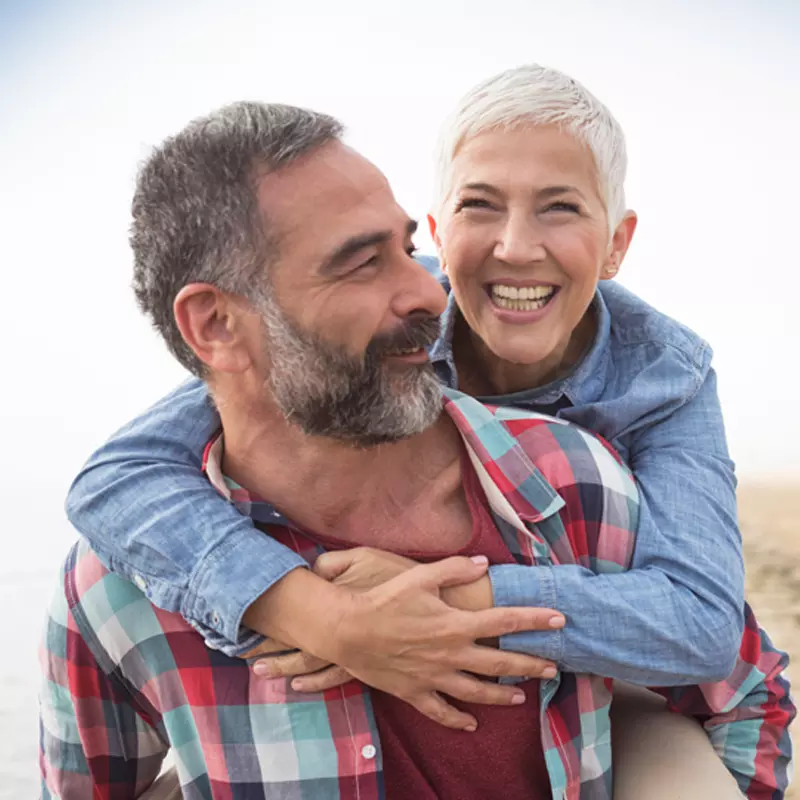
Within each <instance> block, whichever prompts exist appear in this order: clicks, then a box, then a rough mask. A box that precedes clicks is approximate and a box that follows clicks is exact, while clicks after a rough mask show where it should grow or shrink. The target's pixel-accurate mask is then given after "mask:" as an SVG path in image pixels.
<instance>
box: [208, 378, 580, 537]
mask: <svg viewBox="0 0 800 800" xmlns="http://www.w3.org/2000/svg"><path fill="white" fill-rule="evenodd" d="M443 392H444V405H443V408H444V412H445V413H446V414H447V415H448V416H449V417H450V419H452V421H453V422H454V423H455V425H456V427H457V428H458V432H459V433H460V434H461V438H462V440H463V442H464V446H465V447H466V449H467V453H468V454H469V457H470V460H471V462H472V464H473V466H474V468H475V471H476V473H477V475H478V478H479V479H480V482H481V486H482V487H483V489H484V491H485V492H486V496H487V498H488V500H489V504H490V505H491V507H492V509H493V510H494V512H495V513H496V514H498V515H499V516H500V517H502V518H503V519H505V520H506V522H508V523H509V524H511V525H513V526H514V527H515V528H518V529H520V528H522V529H524V530H526V529H525V528H524V524H522V525H521V524H520V520H521V522H522V523H525V522H534V523H535V522H541V521H542V520H543V519H546V518H547V517H549V516H552V515H553V514H555V513H557V512H558V511H559V510H560V509H561V508H562V507H563V506H564V500H563V499H562V498H561V496H560V495H559V494H558V492H556V490H555V489H554V488H553V487H552V486H551V484H550V483H549V482H548V481H547V479H546V478H545V477H544V475H542V473H541V472H540V470H539V469H537V467H536V466H535V465H534V464H533V463H532V462H531V460H530V458H529V457H528V455H527V454H526V453H525V451H524V450H523V449H522V447H521V446H520V444H519V442H518V441H517V440H516V439H515V438H514V437H513V436H512V435H511V434H510V433H509V432H508V430H507V429H506V428H505V426H503V425H501V424H498V421H497V419H496V417H495V414H494V412H493V410H492V409H490V408H487V407H486V406H484V405H483V404H482V403H480V402H478V401H477V400H475V399H474V398H472V397H470V396H469V395H466V394H464V393H463V392H459V391H457V390H455V389H444V390H443ZM223 454H224V436H223V433H222V431H220V432H219V433H218V434H217V435H216V436H215V437H214V439H212V440H211V441H210V442H209V443H208V445H207V447H206V451H205V453H204V455H203V470H204V471H205V473H206V475H207V476H208V479H209V481H210V482H211V484H212V485H213V486H214V488H215V489H216V490H217V491H218V492H219V493H220V494H221V495H222V496H223V497H225V498H226V499H227V500H229V501H230V502H231V503H233V504H234V505H235V506H236V507H237V509H238V510H239V511H241V513H243V514H246V515H247V516H249V517H251V518H252V519H253V520H255V521H256V522H260V523H263V524H270V525H289V524H290V520H288V519H287V518H286V517H284V516H283V515H282V514H281V513H280V512H279V511H278V510H277V509H276V508H275V507H274V506H272V505H271V504H270V503H269V502H268V501H266V500H264V499H263V498H261V497H259V496H258V495H256V494H255V493H253V492H250V491H249V490H247V489H245V488H244V487H243V486H240V485H239V484H238V483H236V482H235V481H233V480H231V479H230V478H228V477H227V476H226V475H225V474H224V473H223V470H222V457H223ZM519 475H526V476H527V478H526V479H525V480H524V481H523V482H522V483H521V484H519V485H518V486H517V483H518V480H519V478H518V476H519ZM505 486H507V487H514V486H516V489H514V490H513V491H509V492H508V493H504V492H502V491H500V489H499V488H498V487H505Z"/></svg>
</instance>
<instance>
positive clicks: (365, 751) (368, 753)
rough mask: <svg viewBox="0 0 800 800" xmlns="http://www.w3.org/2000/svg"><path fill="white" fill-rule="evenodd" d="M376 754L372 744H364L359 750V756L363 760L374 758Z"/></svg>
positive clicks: (376, 751)
mask: <svg viewBox="0 0 800 800" xmlns="http://www.w3.org/2000/svg"><path fill="white" fill-rule="evenodd" d="M377 753H378V750H377V748H376V747H375V745H374V744H365V745H364V746H363V747H362V748H361V755H362V756H364V758H375V756H376V755H377Z"/></svg>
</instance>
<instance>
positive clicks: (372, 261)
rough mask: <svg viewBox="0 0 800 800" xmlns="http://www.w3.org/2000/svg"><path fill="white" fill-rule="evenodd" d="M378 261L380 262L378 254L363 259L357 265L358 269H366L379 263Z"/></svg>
mask: <svg viewBox="0 0 800 800" xmlns="http://www.w3.org/2000/svg"><path fill="white" fill-rule="evenodd" d="M377 263H378V256H377V254H376V255H374V256H371V257H370V258H368V259H367V260H366V261H363V262H362V263H361V264H359V265H358V266H357V267H356V269H366V268H367V267H374V266H376V265H377Z"/></svg>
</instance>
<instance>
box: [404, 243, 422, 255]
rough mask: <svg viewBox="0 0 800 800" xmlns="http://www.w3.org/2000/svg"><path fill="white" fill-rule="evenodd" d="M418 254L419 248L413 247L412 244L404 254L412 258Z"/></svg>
mask: <svg viewBox="0 0 800 800" xmlns="http://www.w3.org/2000/svg"><path fill="white" fill-rule="evenodd" d="M418 252H419V248H418V247H415V246H414V245H413V244H412V245H409V246H408V247H406V253H407V254H408V255H410V256H411V258H414V256H415V255H416V254H417V253H418Z"/></svg>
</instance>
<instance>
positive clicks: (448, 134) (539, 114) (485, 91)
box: [433, 64, 628, 230]
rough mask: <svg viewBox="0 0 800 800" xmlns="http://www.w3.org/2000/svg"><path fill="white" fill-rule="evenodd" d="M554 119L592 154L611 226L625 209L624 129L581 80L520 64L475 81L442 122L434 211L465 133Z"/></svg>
mask: <svg viewBox="0 0 800 800" xmlns="http://www.w3.org/2000/svg"><path fill="white" fill-rule="evenodd" d="M525 124H530V125H559V126H561V127H562V128H563V129H564V130H565V131H567V132H568V133H570V134H572V135H573V136H574V137H575V138H576V139H577V140H578V141H580V142H583V143H584V144H585V145H586V146H587V147H588V148H589V150H590V152H591V153H592V155H593V157H594V161H595V165H596V167H597V173H598V177H599V179H600V190H601V192H602V193H603V199H604V201H605V205H606V212H607V214H608V222H609V227H610V228H611V230H614V229H615V228H616V226H617V225H618V224H619V223H620V222H621V221H622V218H623V216H624V215H625V210H626V208H625V189H624V184H625V173H626V171H627V168H628V157H627V153H626V148H625V135H624V134H623V132H622V128H621V127H620V125H619V123H618V122H617V121H616V119H614V117H613V116H612V114H611V112H610V111H609V110H608V109H607V108H606V107H605V106H604V105H603V104H602V103H601V102H600V101H599V100H598V99H597V98H596V97H595V96H594V95H593V94H591V92H589V91H588V90H587V89H586V88H585V87H584V86H583V85H581V84H580V83H578V81H576V80H574V79H573V78H570V77H569V75H565V74H564V73H563V72H559V71H558V70H555V69H551V68H549V67H542V66H540V65H539V64H526V65H524V66H521V67H516V68H514V69H509V70H506V71H505V72H501V73H500V74H499V75H495V76H494V77H492V78H489V79H488V80H486V81H484V82H483V83H480V84H478V85H477V86H476V87H475V88H474V89H472V90H471V91H470V92H468V93H467V94H466V95H465V96H464V97H463V98H462V99H461V101H460V102H459V103H458V105H457V106H456V108H455V110H454V111H453V113H452V114H451V115H450V117H448V119H447V120H446V121H445V123H444V126H443V127H442V130H441V133H440V136H439V143H438V145H437V149H436V167H435V169H436V183H435V188H434V193H435V194H434V206H433V207H434V211H435V212H436V213H437V214H438V213H440V212H441V210H442V206H443V204H444V202H445V200H446V199H447V196H448V194H449V193H450V190H451V188H452V187H451V180H452V164H453V159H454V158H455V157H456V154H457V153H458V151H459V149H460V148H461V147H462V146H463V145H464V143H465V142H466V141H467V140H468V139H472V138H473V137H475V136H477V135H478V134H480V133H483V132H485V131H488V130H492V129H500V130H502V129H503V128H513V127H517V126H520V125H525Z"/></svg>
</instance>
